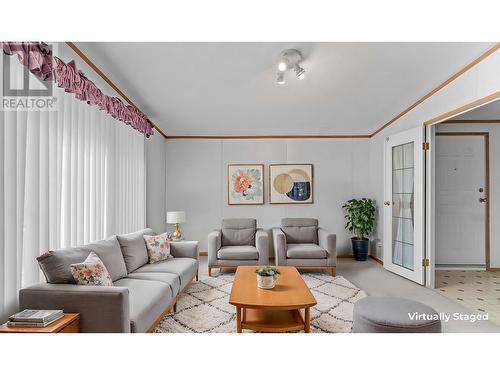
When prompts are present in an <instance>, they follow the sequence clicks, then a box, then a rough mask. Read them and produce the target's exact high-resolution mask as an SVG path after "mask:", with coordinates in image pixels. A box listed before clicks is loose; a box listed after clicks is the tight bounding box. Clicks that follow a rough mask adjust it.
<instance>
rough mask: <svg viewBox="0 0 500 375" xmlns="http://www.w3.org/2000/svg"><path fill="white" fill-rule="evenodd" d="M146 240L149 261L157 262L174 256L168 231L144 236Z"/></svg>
mask: <svg viewBox="0 0 500 375" xmlns="http://www.w3.org/2000/svg"><path fill="white" fill-rule="evenodd" d="M144 241H146V248H147V250H148V258H149V263H157V262H161V261H162V260H165V259H168V258H172V255H171V254H170V242H168V239H167V233H163V234H158V235H156V236H144Z"/></svg>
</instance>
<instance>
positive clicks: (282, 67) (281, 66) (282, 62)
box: [278, 61, 288, 72]
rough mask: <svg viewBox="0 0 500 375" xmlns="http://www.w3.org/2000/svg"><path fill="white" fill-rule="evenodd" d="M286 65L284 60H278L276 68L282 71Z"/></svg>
mask: <svg viewBox="0 0 500 375" xmlns="http://www.w3.org/2000/svg"><path fill="white" fill-rule="evenodd" d="M287 67H288V66H287V65H286V62H284V61H280V62H279V63H278V70H279V71H280V72H284V71H285V70H286V69H287Z"/></svg>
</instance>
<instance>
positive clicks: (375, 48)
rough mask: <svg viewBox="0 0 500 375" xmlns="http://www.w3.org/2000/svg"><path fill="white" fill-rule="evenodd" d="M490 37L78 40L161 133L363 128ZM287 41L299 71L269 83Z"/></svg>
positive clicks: (376, 123) (467, 58) (374, 125)
mask: <svg viewBox="0 0 500 375" xmlns="http://www.w3.org/2000/svg"><path fill="white" fill-rule="evenodd" d="M492 45H493V43H292V42H280V43H105V42H98V43H77V46H78V47H79V48H80V49H81V50H82V51H83V52H84V53H85V54H86V55H87V56H88V57H89V58H90V59H91V60H92V61H93V62H94V63H95V64H96V65H97V66H98V67H100V68H101V69H102V70H103V71H104V72H105V73H106V74H107V75H108V77H109V78H110V79H111V80H112V81H113V82H114V83H115V84H116V85H117V86H118V87H119V88H120V89H121V90H122V91H124V92H125V93H126V95H127V96H129V97H130V98H131V99H132V101H134V103H136V104H137V106H138V107H139V108H140V109H141V110H142V111H143V112H145V113H146V114H147V115H148V116H149V117H150V119H151V120H152V121H153V122H154V123H155V124H156V125H158V126H159V127H160V128H161V129H162V130H163V131H165V132H166V133H167V134H168V135H307V134H313V135H314V134H323V135H325V134H326V135H328V134H335V135H346V134H348V135H351V134H369V133H371V132H373V131H375V130H376V129H378V128H379V127H380V126H382V125H383V124H385V123H386V122H387V121H389V120H390V119H391V118H393V117H394V116H395V115H397V114H398V113H400V112H401V111H402V110H403V109H405V108H406V107H408V106H409V105H410V104H412V103H413V102H415V101H416V100H417V99H419V98H420V97H421V96H423V95H425V94H426V93H427V92H428V91H430V90H432V89H433V88H434V87H436V86H437V85H439V84H440V83H441V82H443V81H444V80H446V79H447V78H448V77H450V76H451V75H452V74H453V73H455V72H456V71H457V70H459V69H461V68H462V67H464V66H465V65H467V64H468V63H469V62H471V61H472V60H474V59H475V58H477V57H478V56H480V55H481V54H482V53H483V52H485V51H486V50H487V49H488V48H489V47H491V46H492ZM286 48H297V49H299V50H300V51H301V52H302V54H303V56H304V62H303V64H302V65H303V67H304V68H305V69H306V78H305V79H304V80H303V81H299V80H297V79H296V78H295V76H293V73H292V72H288V73H287V75H286V84H285V85H277V84H276V60H277V58H278V56H279V54H280V52H281V51H282V50H283V49H286ZM84 70H85V69H84Z"/></svg>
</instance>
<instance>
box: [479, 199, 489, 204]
mask: <svg viewBox="0 0 500 375" xmlns="http://www.w3.org/2000/svg"><path fill="white" fill-rule="evenodd" d="M486 201H487V199H486V198H479V202H481V203H486Z"/></svg>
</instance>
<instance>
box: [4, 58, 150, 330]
mask: <svg viewBox="0 0 500 375" xmlns="http://www.w3.org/2000/svg"><path fill="white" fill-rule="evenodd" d="M10 66H11V77H12V74H13V75H14V77H16V79H17V80H19V82H22V79H23V77H22V75H23V70H24V69H25V68H24V67H23V66H22V65H21V64H19V63H18V62H17V61H15V60H14V58H12V60H11V64H10ZM0 67H1V65H0ZM53 91H54V92H53V95H54V96H55V97H56V103H57V108H56V110H54V111H36V110H29V111H0V159H1V161H0V175H2V180H1V183H0V318H1V319H2V321H4V320H5V319H6V317H7V316H8V315H9V314H11V313H13V312H14V311H15V310H16V308H17V302H18V299H17V295H18V291H19V289H20V288H22V287H24V286H27V285H30V284H33V283H37V282H39V281H40V272H39V269H38V264H37V262H36V259H35V258H36V257H37V256H38V255H40V254H41V253H43V252H45V251H47V250H49V249H57V248H61V247H70V246H75V245H81V244H84V243H88V242H91V241H95V240H99V239H103V238H106V237H108V236H110V235H112V234H116V233H126V232H130V231H134V230H138V229H140V228H144V227H145V221H146V212H145V210H146V208H145V207H146V187H145V181H146V178H145V177H146V176H145V173H146V172H145V149H144V148H145V144H144V142H145V139H144V136H143V135H142V134H141V133H139V132H137V131H136V130H134V129H133V128H132V127H130V126H127V125H125V124H123V123H121V122H119V121H117V120H115V119H113V118H112V117H111V116H110V115H108V114H106V113H104V112H102V111H100V110H99V109H98V108H97V107H95V106H89V105H87V104H86V103H85V102H83V101H80V100H77V99H75V98H74V96H73V95H72V94H68V93H65V92H64V91H63V90H61V89H58V88H56V87H54V90H53Z"/></svg>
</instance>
